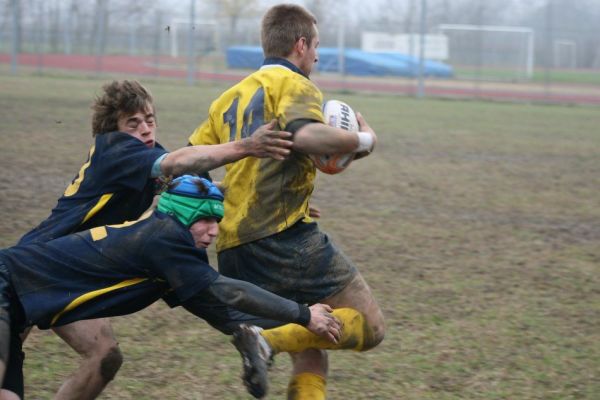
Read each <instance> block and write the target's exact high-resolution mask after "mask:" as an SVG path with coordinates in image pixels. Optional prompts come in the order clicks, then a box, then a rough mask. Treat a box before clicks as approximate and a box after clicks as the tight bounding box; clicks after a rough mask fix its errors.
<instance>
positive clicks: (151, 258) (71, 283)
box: [0, 212, 218, 329]
mask: <svg viewBox="0 0 600 400" xmlns="http://www.w3.org/2000/svg"><path fill="white" fill-rule="evenodd" d="M0 262H2V263H4V265H6V267H7V268H8V270H9V272H10V278H11V281H12V285H13V287H14V290H15V294H16V295H17V297H18V298H19V300H20V302H21V305H22V306H23V311H24V316H25V325H37V326H38V327H39V328H42V329H46V328H49V327H52V326H60V325H64V324H68V323H70V322H74V321H77V320H80V319H90V318H100V317H109V316H116V315H125V314H130V313H133V312H136V311H139V310H141V309H143V308H145V307H147V306H148V305H150V304H151V303H153V302H154V301H156V300H157V299H159V298H161V297H163V296H166V300H168V302H169V305H171V306H176V305H178V304H180V303H182V302H185V301H186V300H188V299H190V298H191V297H192V296H194V295H196V294H197V293H198V292H200V291H202V290H204V289H206V288H207V287H208V286H210V284H211V283H212V282H213V281H214V280H215V279H217V277H218V273H217V272H216V271H215V270H214V269H213V268H212V267H211V266H210V265H209V264H208V259H207V256H206V251H205V250H204V249H200V248H196V247H195V246H194V240H193V237H192V235H191V233H190V231H189V230H188V229H187V228H186V227H185V226H184V225H183V224H181V223H180V222H179V221H177V220H176V219H175V218H173V217H171V216H168V215H166V214H163V213H160V212H154V213H149V214H148V216H145V217H142V218H140V219H139V220H138V221H134V222H127V223H124V224H121V225H114V226H101V227H96V228H93V229H90V230H87V231H84V232H79V233H75V234H71V235H67V236H64V237H61V238H58V239H55V240H52V241H49V242H36V243H32V244H29V245H18V246H14V247H11V248H8V249H4V250H2V251H0Z"/></svg>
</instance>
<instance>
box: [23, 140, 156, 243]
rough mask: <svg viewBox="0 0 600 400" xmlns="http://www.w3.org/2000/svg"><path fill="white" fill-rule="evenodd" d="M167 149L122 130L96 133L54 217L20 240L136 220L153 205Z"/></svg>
mask: <svg viewBox="0 0 600 400" xmlns="http://www.w3.org/2000/svg"><path fill="white" fill-rule="evenodd" d="M165 153H166V150H165V149H163V148H162V146H160V145H159V144H157V145H156V147H154V148H148V147H146V145H145V144H144V143H143V142H141V141H140V140H138V139H136V138H134V137H133V136H131V135H128V134H126V133H122V132H111V133H106V134H102V135H96V139H95V142H94V145H93V146H92V147H91V149H90V151H89V155H88V158H87V160H86V162H85V163H84V164H83V166H82V167H81V169H80V170H79V173H78V174H77V176H76V177H75V178H74V179H73V181H72V182H71V184H70V185H69V186H68V187H67V188H66V190H65V192H64V194H63V196H62V197H61V198H60V199H59V200H58V203H57V205H56V207H55V208H54V209H53V210H52V213H51V214H50V216H49V217H48V218H47V219H46V220H44V221H43V222H42V223H40V225H38V226H37V227H36V228H34V229H33V230H31V231H30V232H28V233H27V234H25V235H24V236H23V237H22V238H21V240H20V241H19V244H26V243H32V242H38V241H40V242H45V241H48V240H52V239H55V238H59V237H62V236H65V235H68V234H70V233H74V232H79V231H82V230H85V229H88V228H92V227H95V226H100V225H108V224H117V223H121V222H123V221H127V220H130V221H131V220H135V219H137V218H139V217H140V215H142V213H143V212H144V211H145V210H146V209H147V208H148V207H149V206H150V204H152V199H153V196H154V194H155V187H154V186H155V182H154V180H153V179H151V177H150V175H151V170H152V165H153V164H154V162H155V161H156V160H157V159H158V158H159V157H160V156H161V155H163V154H165Z"/></svg>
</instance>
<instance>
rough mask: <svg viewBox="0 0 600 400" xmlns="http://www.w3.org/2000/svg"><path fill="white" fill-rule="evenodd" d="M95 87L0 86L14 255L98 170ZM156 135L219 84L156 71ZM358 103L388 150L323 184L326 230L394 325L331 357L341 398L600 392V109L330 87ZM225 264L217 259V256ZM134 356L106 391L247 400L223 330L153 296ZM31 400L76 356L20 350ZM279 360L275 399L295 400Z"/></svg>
mask: <svg viewBox="0 0 600 400" xmlns="http://www.w3.org/2000/svg"><path fill="white" fill-rule="evenodd" d="M102 82H103V81H101V80H97V79H96V78H89V79H84V78H81V77H79V78H77V77H73V78H69V77H65V76H61V77H48V76H46V77H39V76H32V75H27V76H25V75H23V76H7V75H0V121H2V124H1V125H0V166H1V168H2V174H1V175H0V190H1V191H2V196H1V200H0V202H1V205H2V206H1V207H0V246H9V245H12V244H13V243H14V242H15V241H16V240H17V239H18V238H19V237H20V236H21V235H22V234H23V233H25V232H26V231H27V230H28V229H30V228H31V227H33V226H34V225H35V224H37V223H38V222H39V221H41V220H42V219H43V218H45V217H46V216H47V215H48V213H49V211H50V209H51V208H52V207H53V206H54V204H55V201H56V199H57V198H58V197H59V195H60V194H61V193H62V191H63V190H64V187H65V185H66V184H67V183H68V182H69V181H70V180H71V179H72V178H73V176H74V175H75V173H76V172H77V171H78V169H79V167H80V166H81V164H82V163H83V162H84V161H85V160H84V159H85V156H86V154H87V150H88V147H89V146H90V143H91V134H90V133H89V115H90V111H89V104H90V102H91V99H92V97H93V96H94V94H95V93H98V88H99V87H100V85H101V83H102ZM144 83H145V84H146V85H147V86H148V87H149V88H150V89H151V90H152V91H153V93H154V95H155V97H156V103H157V106H158V115H159V126H160V132H159V138H160V140H161V142H162V143H163V144H164V145H165V146H166V147H168V148H171V149H173V148H175V147H178V146H181V145H184V144H185V143H186V142H187V137H188V135H189V133H190V132H191V130H192V129H194V128H195V126H196V124H198V123H199V122H200V121H201V120H202V119H203V118H204V117H205V116H206V110H207V108H208V105H209V102H210V100H211V99H213V98H215V97H216V96H217V95H218V93H220V92H221V91H222V90H223V87H220V86H204V85H198V86H196V87H193V88H189V87H187V86H184V85H183V84H181V83H179V82H174V81H152V80H145V81H144ZM326 97H328V98H332V97H335V98H340V99H343V100H346V101H348V102H349V103H350V104H351V105H353V106H354V108H355V109H357V110H360V111H362V112H363V114H364V115H365V116H366V117H367V119H368V121H369V122H370V123H371V125H372V126H373V127H374V128H375V130H376V131H377V132H378V135H379V141H380V142H379V146H378V148H377V150H376V152H375V153H374V154H373V155H372V156H371V157H368V158H367V159H365V160H362V161H359V162H356V163H355V164H353V165H352V166H351V167H350V168H349V170H348V171H346V172H344V173H343V174H341V175H338V176H323V175H321V176H319V178H318V181H317V188H316V190H315V196H314V203H315V204H316V205H318V206H319V207H320V208H321V209H322V213H323V217H322V220H321V222H320V224H321V226H322V227H323V229H324V230H326V231H328V232H330V233H331V235H332V236H333V238H334V239H335V240H336V241H337V242H338V244H339V245H340V246H341V247H342V248H343V249H344V250H345V251H346V252H347V254H349V255H350V256H351V257H352V258H353V259H354V261H355V262H356V263H357V264H358V266H359V268H360V269H361V271H362V272H363V274H364V276H365V277H366V279H367V280H368V281H369V282H370V284H371V286H372V289H373V291H374V294H375V296H376V297H377V299H378V300H379V302H380V305H381V307H382V309H383V311H384V314H385V316H386V319H387V336H386V339H385V341H384V342H383V343H382V344H381V345H380V346H379V347H378V348H377V349H375V350H372V351H370V352H368V353H364V354H357V353H352V352H337V353H331V354H330V362H331V368H330V381H329V385H328V387H329V398H330V399H414V400H417V399H419V400H420V399H443V400H445V399H544V400H546V399H556V400H558V399H561V400H562V399H597V398H599V397H600V346H598V343H600V245H599V244H600V191H599V188H600V131H599V130H598V127H599V126H600V112H599V110H598V108H592V107H560V106H532V105H523V104H519V105H517V104H496V103H480V102H460V101H443V100H426V101H418V100H413V99H409V98H403V97H388V96H371V97H368V96H365V95H361V96H358V95H353V94H333V93H326ZM211 258H212V259H214V254H213V255H211ZM113 322H114V327H115V331H116V333H117V335H118V337H119V340H120V343H121V347H122V350H123V352H124V355H125V358H126V360H125V363H124V365H123V367H122V369H121V371H120V373H119V375H118V376H117V378H116V380H115V381H114V382H113V383H111V384H110V386H109V388H108V389H107V390H106V391H105V393H104V395H103V397H102V398H104V399H245V398H248V397H249V396H248V395H247V394H246V393H245V391H244V389H243V386H242V384H241V381H240V379H239V374H240V365H241V363H240V360H239V359H238V355H237V353H236V351H235V350H234V348H233V347H232V346H231V345H230V344H229V343H228V338H227V337H225V336H223V335H221V334H219V333H217V332H216V331H214V330H212V329H210V328H209V327H208V325H207V324H206V323H204V322H202V321H198V320H196V319H195V318H194V317H192V316H191V315H188V314H187V313H186V312H185V311H183V310H180V309H176V310H174V311H171V310H169V309H168V308H167V307H166V306H164V305H163V304H155V305H154V306H152V307H150V308H149V309H146V310H144V311H143V312H141V313H138V314H136V315H133V316H129V317H121V318H115V319H114V320H113ZM25 348H26V352H27V358H26V379H27V382H26V391H27V394H28V398H31V399H39V398H49V397H51V394H52V393H53V392H54V391H55V390H56V389H57V388H58V386H59V385H60V383H61V381H62V380H63V378H64V377H65V376H67V375H68V373H69V371H71V370H73V369H74V368H76V366H77V357H76V356H74V353H73V352H72V351H71V350H70V349H69V348H68V347H67V346H65V345H64V344H63V343H62V342H61V341H60V340H59V339H57V338H56V337H55V336H54V335H53V334H51V333H48V332H40V331H34V332H33V333H32V334H31V336H30V338H29V339H28V341H27V342H26V345H25ZM289 371H290V363H289V361H288V359H287V356H285V355H282V356H279V357H278V358H277V360H276V363H275V366H274V368H273V370H272V373H271V383H272V384H271V391H270V395H269V398H285V396H284V393H285V386H286V383H287V379H288V374H289Z"/></svg>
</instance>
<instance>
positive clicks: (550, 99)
mask: <svg viewBox="0 0 600 400" xmlns="http://www.w3.org/2000/svg"><path fill="white" fill-rule="evenodd" d="M156 61H157V59H156V58H155V57H152V56H104V57H102V58H96V57H95V56H89V55H65V54H44V55H37V54H20V55H19V56H18V64H19V65H27V66H30V67H36V66H38V67H40V68H44V69H47V68H56V69H62V70H77V71H92V72H94V71H95V72H106V73H123V74H131V75H138V76H139V75H150V76H160V77H169V78H180V79H184V78H186V77H187V70H186V68H185V61H184V60H183V61H182V60H179V64H178V65H180V66H181V67H179V69H177V68H176V67H169V64H171V65H172V63H173V59H171V58H169V57H161V58H160V59H159V60H158V61H159V64H160V68H156V67H155V65H156ZM10 62H11V60H10V55H9V54H0V63H3V64H10ZM244 76H245V73H241V72H240V73H234V72H226V73H211V72H202V71H198V72H196V75H195V79H198V80H206V81H226V82H237V81H239V80H240V79H242V78H243V77H244ZM315 81H316V82H317V84H318V85H319V87H321V88H323V89H344V90H352V91H364V92H376V93H398V94H404V95H414V94H415V93H416V90H417V89H416V84H415V83H413V82H414V81H411V83H402V82H396V81H397V80H396V79H385V78H381V79H373V78H363V79H361V78H357V77H352V78H347V79H340V78H339V77H327V76H324V75H321V76H317V77H315ZM482 86H484V85H480V86H479V87H473V84H469V83H465V82H458V81H457V82H453V81H445V82H444V83H443V84H441V83H438V84H436V81H433V80H428V81H426V85H425V94H426V95H427V96H434V97H453V98H482V99H490V100H506V101H522V102H529V101H531V102H544V103H569V104H594V105H600V89H599V90H597V91H595V92H594V91H591V93H573V91H575V92H577V91H578V90H577V86H575V87H573V86H571V87H569V88H568V91H569V92H566V90H565V89H563V87H564V86H563V85H558V84H556V85H552V87H551V90H548V91H544V88H543V87H539V89H538V90H535V88H526V89H523V88H521V89H520V90H516V89H512V90H511V88H510V87H511V86H513V87H518V85H510V84H505V85H502V86H504V87H506V88H502V89H499V88H484V87H482ZM580 88H584V86H580ZM588 92H590V91H588Z"/></svg>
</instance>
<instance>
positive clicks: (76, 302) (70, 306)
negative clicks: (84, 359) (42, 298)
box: [50, 278, 148, 325]
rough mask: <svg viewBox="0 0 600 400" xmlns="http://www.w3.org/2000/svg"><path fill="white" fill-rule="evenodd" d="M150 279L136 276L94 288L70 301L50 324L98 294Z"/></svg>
mask: <svg viewBox="0 0 600 400" xmlns="http://www.w3.org/2000/svg"><path fill="white" fill-rule="evenodd" d="M146 280H148V278H134V279H128V280H126V281H123V282H120V283H117V284H116V285H113V286H109V287H107V288H103V289H98V290H94V291H93V292H88V293H86V294H83V295H81V296H79V297H77V298H76V299H75V300H73V301H72V302H70V303H69V304H68V305H67V306H66V307H65V308H64V309H63V310H62V311H61V312H59V313H58V314H56V315H55V316H54V317H53V318H52V322H51V323H50V325H54V324H55V323H56V321H58V319H59V318H60V317H62V316H63V315H64V314H65V313H67V312H69V311H71V310H73V309H74V308H76V307H79V306H80V305H82V304H83V303H85V302H87V301H90V300H92V299H94V298H96V297H98V296H101V295H103V294H105V293H109V292H112V291H114V290H117V289H121V288H124V287H127V286H132V285H136V284H138V283H140V282H143V281H146Z"/></svg>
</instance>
